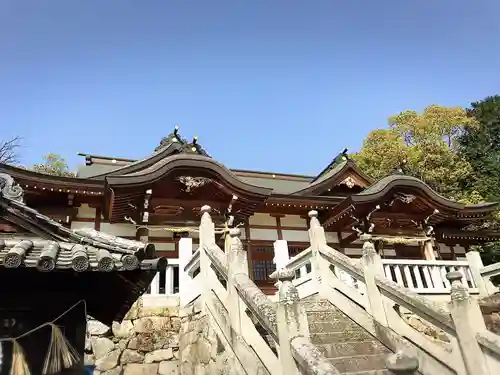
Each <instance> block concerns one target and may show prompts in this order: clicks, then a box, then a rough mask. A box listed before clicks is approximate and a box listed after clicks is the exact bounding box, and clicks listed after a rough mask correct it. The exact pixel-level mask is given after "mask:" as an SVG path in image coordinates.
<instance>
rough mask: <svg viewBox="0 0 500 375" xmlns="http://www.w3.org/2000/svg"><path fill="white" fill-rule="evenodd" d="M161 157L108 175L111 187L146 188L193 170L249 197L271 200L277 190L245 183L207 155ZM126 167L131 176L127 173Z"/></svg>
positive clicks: (107, 179)
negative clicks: (136, 186) (148, 184)
mask: <svg viewBox="0 0 500 375" xmlns="http://www.w3.org/2000/svg"><path fill="white" fill-rule="evenodd" d="M161 156H162V155H161V153H160V154H158V155H154V156H153V157H152V158H150V159H146V160H142V161H140V162H138V163H137V164H135V165H131V166H127V167H124V168H123V169H121V170H120V172H121V173H116V174H115V173H111V174H108V175H107V176H106V182H107V183H108V184H109V185H111V186H133V185H142V184H147V183H152V182H155V181H158V180H159V179H161V178H162V177H163V176H165V175H167V174H168V173H170V172H171V171H173V170H176V169H181V170H184V169H189V170H197V171H199V172H200V174H208V175H209V176H210V177H219V178H220V179H222V180H223V181H225V182H226V183H227V184H229V185H230V186H231V187H233V188H234V189H235V190H237V191H239V192H244V193H246V194H250V195H256V196H262V197H267V196H269V195H270V194H271V192H272V190H273V189H270V188H265V187H260V186H255V185H251V184H248V183H246V182H243V181H242V180H240V179H239V178H238V177H237V176H236V175H235V174H234V173H233V172H232V171H231V170H229V169H228V168H226V167H225V166H224V165H222V164H220V163H219V162H217V161H215V160H214V159H212V158H210V157H207V156H202V155H197V154H184V153H181V154H174V155H169V156H166V157H163V158H162V157H161ZM125 168H127V169H126V171H127V172H128V173H123V172H124V170H125Z"/></svg>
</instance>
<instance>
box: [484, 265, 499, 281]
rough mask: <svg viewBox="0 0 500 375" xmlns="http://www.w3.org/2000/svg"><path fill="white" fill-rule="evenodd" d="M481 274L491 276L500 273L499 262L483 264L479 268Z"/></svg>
mask: <svg viewBox="0 0 500 375" xmlns="http://www.w3.org/2000/svg"><path fill="white" fill-rule="evenodd" d="M480 272H481V276H483V277H488V278H490V277H493V276H498V275H500V262H498V263H494V264H490V265H489V266H485V267H483V268H482V269H481V271H480Z"/></svg>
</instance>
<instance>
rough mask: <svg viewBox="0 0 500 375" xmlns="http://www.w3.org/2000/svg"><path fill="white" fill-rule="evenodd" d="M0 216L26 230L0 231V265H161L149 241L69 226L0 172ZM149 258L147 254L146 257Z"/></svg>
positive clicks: (114, 268) (119, 268)
mask: <svg viewBox="0 0 500 375" xmlns="http://www.w3.org/2000/svg"><path fill="white" fill-rule="evenodd" d="M0 218H2V219H5V220H7V221H9V222H11V223H12V224H14V225H16V226H18V227H21V228H24V229H25V230H26V231H27V232H29V233H28V234H17V233H16V234H9V233H6V234H1V233H0V266H3V267H5V268H19V267H32V268H36V269H38V270H39V271H43V272H48V271H53V270H64V269H66V270H69V269H71V270H73V271H77V272H83V271H101V272H110V271H131V270H136V269H146V270H155V269H158V268H160V269H161V268H164V267H165V266H166V260H165V259H163V258H158V259H151V258H152V257H153V255H154V251H155V249H154V245H152V244H145V243H143V242H140V241H133V240H127V239H124V238H120V237H116V236H113V235H110V234H106V233H103V232H99V231H96V230H94V229H91V228H80V229H74V230H71V229H69V228H66V227H65V226H64V225H62V224H60V223H58V222H56V221H54V220H52V219H51V218H49V217H48V216H45V215H43V214H41V213H40V212H38V211H36V210H34V209H32V208H30V207H28V206H27V205H25V204H24V203H23V195H22V189H21V187H20V186H19V185H17V184H16V183H15V182H14V180H13V179H12V177H10V176H9V175H6V174H1V173H0ZM148 258H149V259H148Z"/></svg>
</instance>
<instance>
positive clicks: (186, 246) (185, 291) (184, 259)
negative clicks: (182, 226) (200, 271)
mask: <svg viewBox="0 0 500 375" xmlns="http://www.w3.org/2000/svg"><path fill="white" fill-rule="evenodd" d="M192 256H193V239H192V238H189V237H186V238H181V239H180V240H179V296H180V299H181V307H184V306H186V304H187V303H188V302H190V301H188V299H190V293H189V290H190V288H191V278H190V277H189V275H188V274H187V272H184V268H186V266H187V264H188V263H189V261H190V260H191V257H192Z"/></svg>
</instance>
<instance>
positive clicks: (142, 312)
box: [85, 296, 181, 375]
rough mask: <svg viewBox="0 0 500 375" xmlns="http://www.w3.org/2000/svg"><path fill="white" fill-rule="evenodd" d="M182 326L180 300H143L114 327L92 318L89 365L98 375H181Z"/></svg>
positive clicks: (87, 361)
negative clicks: (180, 333) (180, 339)
mask: <svg viewBox="0 0 500 375" xmlns="http://www.w3.org/2000/svg"><path fill="white" fill-rule="evenodd" d="M146 297H148V296H146ZM180 326H181V320H180V317H179V299H178V298H177V297H171V296H161V298H158V299H156V300H153V302H151V301H149V300H148V299H147V298H146V299H144V297H142V298H141V299H139V301H138V302H137V303H136V304H134V306H133V307H132V308H131V309H130V311H129V312H128V314H127V315H126V317H125V319H124V320H123V321H122V323H113V325H112V327H108V326H106V325H104V324H102V323H100V322H99V321H96V320H93V319H91V318H89V321H88V324H87V341H86V345H85V352H86V354H85V364H94V365H95V372H94V374H96V375H178V374H179V365H180V360H179V331H180Z"/></svg>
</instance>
